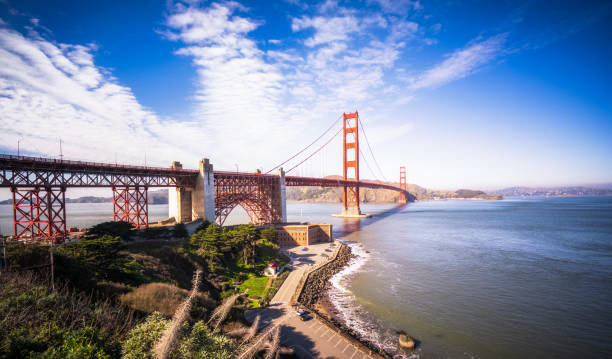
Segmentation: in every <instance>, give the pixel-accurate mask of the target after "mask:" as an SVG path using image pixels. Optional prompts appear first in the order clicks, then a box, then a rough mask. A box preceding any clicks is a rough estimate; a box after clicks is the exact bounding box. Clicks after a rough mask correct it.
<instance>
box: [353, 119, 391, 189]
mask: <svg viewBox="0 0 612 359" xmlns="http://www.w3.org/2000/svg"><path fill="white" fill-rule="evenodd" d="M358 120H359V124H360V125H361V131H362V132H363V137H365V139H366V143H367V144H368V148H369V149H370V155H372V159H374V163H375V164H376V167H377V168H378V171H379V172H380V175H381V176H382V177H383V179H384V180H385V182H389V181H388V180H387V177H385V174H384V173H383V171H382V170H381V169H380V166H379V165H378V161H377V160H376V157H374V151H372V146H370V141H369V140H368V135H366V132H365V127H363V122H361V118H358ZM360 152H361V150H360ZM363 157H364V158H365V156H363ZM366 163H368V162H367V161H366ZM370 170H371V169H370ZM372 172H373V171H372ZM374 177H376V176H374Z"/></svg>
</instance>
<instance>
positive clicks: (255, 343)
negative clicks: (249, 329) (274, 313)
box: [236, 324, 280, 359]
mask: <svg viewBox="0 0 612 359" xmlns="http://www.w3.org/2000/svg"><path fill="white" fill-rule="evenodd" d="M277 332H278V334H277ZM276 335H278V336H279V338H280V327H279V325H278V324H277V325H272V326H270V327H268V328H267V329H266V330H264V332H263V333H261V334H259V335H258V336H256V337H255V338H253V339H252V340H251V341H250V342H249V343H248V345H246V346H242V348H241V350H240V352H239V353H238V354H237V355H236V358H237V359H247V358H252V357H253V356H254V355H255V354H256V353H257V352H258V351H259V350H261V349H263V348H264V347H265V346H266V344H267V343H268V342H270V336H272V337H273V339H272V342H274V340H275V339H274V338H275V337H276ZM278 340H279V341H280V339H278ZM268 346H269V345H268ZM276 349H278V343H277V344H276ZM275 352H276V350H275Z"/></svg>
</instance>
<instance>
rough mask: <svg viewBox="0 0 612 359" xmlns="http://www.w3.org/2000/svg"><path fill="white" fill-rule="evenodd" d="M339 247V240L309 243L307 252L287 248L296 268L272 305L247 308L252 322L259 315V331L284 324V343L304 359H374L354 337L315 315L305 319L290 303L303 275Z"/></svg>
mask: <svg viewBox="0 0 612 359" xmlns="http://www.w3.org/2000/svg"><path fill="white" fill-rule="evenodd" d="M337 246H338V245H337V242H336V243H334V244H331V245H330V243H320V244H315V245H311V246H309V247H308V248H309V250H308V251H306V252H304V251H302V250H301V249H302V248H303V247H295V248H292V249H287V250H286V252H288V253H290V255H291V257H292V261H291V264H292V266H293V271H292V272H291V274H290V275H289V276H288V277H287V279H286V280H285V282H284V283H283V285H282V286H281V288H280V289H279V290H278V292H277V293H276V295H275V296H274V298H272V301H271V303H270V306H269V307H267V308H263V309H254V310H248V311H247V312H246V313H245V317H246V319H247V320H248V321H249V322H253V320H254V319H255V317H256V316H257V315H260V328H259V329H260V330H261V329H263V328H265V327H267V326H269V325H281V342H282V343H285V344H287V345H289V346H291V347H293V348H294V350H295V351H296V354H297V355H298V356H299V357H300V358H302V359H310V358H338V359H364V358H373V356H371V355H369V354H368V352H366V351H365V350H364V349H362V348H361V347H358V346H356V345H355V344H354V343H353V342H352V341H351V340H349V339H348V338H346V337H344V336H343V335H340V334H338V333H337V332H336V331H335V330H333V329H332V328H330V327H328V326H327V325H326V324H324V323H323V322H322V321H320V320H319V319H317V318H316V317H313V318H312V319H310V320H308V321H302V320H301V319H300V317H299V315H298V314H297V313H296V312H295V310H294V309H293V308H292V307H291V306H290V305H289V302H290V301H291V297H292V296H293V294H294V293H295V291H296V290H297V287H298V285H299V283H300V280H301V279H302V277H303V276H304V275H305V274H306V273H307V272H308V270H309V269H311V267H312V266H316V265H317V264H319V263H322V262H324V261H326V260H327V259H328V258H329V257H330V256H331V255H332V254H333V252H334V251H335V250H336V248H337Z"/></svg>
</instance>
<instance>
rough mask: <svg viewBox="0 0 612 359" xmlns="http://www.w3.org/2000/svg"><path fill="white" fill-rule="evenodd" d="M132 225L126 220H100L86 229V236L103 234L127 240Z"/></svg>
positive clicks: (130, 233) (130, 234)
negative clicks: (100, 221)
mask: <svg viewBox="0 0 612 359" xmlns="http://www.w3.org/2000/svg"><path fill="white" fill-rule="evenodd" d="M133 228H134V225H133V224H131V223H128V222H122V221H119V222H102V223H98V224H96V225H95V226H93V227H91V228H89V229H88V230H87V237H89V238H96V237H99V236H103V235H109V236H111V237H119V238H121V240H124V241H127V240H129V239H130V238H131V236H132V229H133Z"/></svg>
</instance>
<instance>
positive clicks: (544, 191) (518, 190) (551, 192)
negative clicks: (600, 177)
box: [492, 184, 612, 197]
mask: <svg viewBox="0 0 612 359" xmlns="http://www.w3.org/2000/svg"><path fill="white" fill-rule="evenodd" d="M492 193H495V194H499V195H501V196H506V197H523V196H546V197H570V196H612V188H611V187H610V185H609V184H607V185H599V186H589V187H585V186H573V187H510V188H504V189H500V190H496V191H492Z"/></svg>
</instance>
